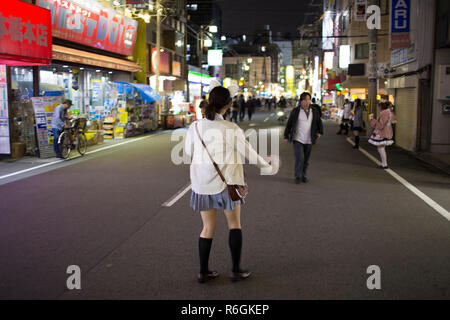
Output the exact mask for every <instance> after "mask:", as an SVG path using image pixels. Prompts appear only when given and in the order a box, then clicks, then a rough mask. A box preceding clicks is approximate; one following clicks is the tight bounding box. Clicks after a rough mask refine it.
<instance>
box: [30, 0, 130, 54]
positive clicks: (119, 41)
mask: <svg viewBox="0 0 450 320" xmlns="http://www.w3.org/2000/svg"><path fill="white" fill-rule="evenodd" d="M36 4H37V5H38V6H40V7H42V8H46V9H49V10H50V11H51V13H52V27H53V36H54V37H56V38H60V39H65V40H69V41H73V42H77V43H81V44H84V45H87V46H91V47H95V48H98V49H102V50H105V51H110V52H115V53H118V54H122V55H126V56H131V55H133V47H134V43H135V40H136V31H137V21H135V20H133V19H131V18H127V17H124V16H122V15H120V14H119V13H117V12H116V11H115V10H113V9H111V8H108V7H105V6H103V5H102V4H100V3H98V2H97V1H95V0H70V1H68V0H37V1H36Z"/></svg>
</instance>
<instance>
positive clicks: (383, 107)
mask: <svg viewBox="0 0 450 320" xmlns="http://www.w3.org/2000/svg"><path fill="white" fill-rule="evenodd" d="M390 106H391V103H390V102H381V103H380V108H381V110H386V109H389V108H390Z"/></svg>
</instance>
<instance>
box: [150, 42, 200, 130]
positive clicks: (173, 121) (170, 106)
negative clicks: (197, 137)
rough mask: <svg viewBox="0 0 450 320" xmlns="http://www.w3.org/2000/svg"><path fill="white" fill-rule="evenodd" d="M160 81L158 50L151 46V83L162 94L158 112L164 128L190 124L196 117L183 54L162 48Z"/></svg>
mask: <svg viewBox="0 0 450 320" xmlns="http://www.w3.org/2000/svg"><path fill="white" fill-rule="evenodd" d="M159 59H160V64H159V72H160V75H159V77H158V78H159V83H158V84H157V83H156V69H157V51H156V48H154V47H153V48H151V55H150V64H151V66H152V68H151V69H152V73H153V75H151V76H150V77H149V83H150V86H151V87H152V88H158V91H159V93H160V95H161V103H160V108H158V114H159V117H160V122H161V125H162V127H163V128H178V127H183V126H186V125H189V124H190V123H191V122H192V121H193V120H194V119H195V114H194V113H193V112H192V107H191V104H190V103H189V97H188V96H187V91H188V88H187V83H186V79H185V77H184V74H183V69H184V68H183V66H184V63H185V62H184V61H182V58H181V56H179V55H177V54H175V52H171V51H169V50H167V49H161V50H160V55H159Z"/></svg>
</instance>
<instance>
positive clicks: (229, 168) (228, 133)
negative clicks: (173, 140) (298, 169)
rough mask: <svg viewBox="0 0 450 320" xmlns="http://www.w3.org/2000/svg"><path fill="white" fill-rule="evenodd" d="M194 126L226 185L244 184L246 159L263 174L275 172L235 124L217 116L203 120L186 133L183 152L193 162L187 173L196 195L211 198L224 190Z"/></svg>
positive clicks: (222, 183) (192, 125) (224, 185)
mask: <svg viewBox="0 0 450 320" xmlns="http://www.w3.org/2000/svg"><path fill="white" fill-rule="evenodd" d="M195 123H197V124H198V131H199V133H200V135H201V137H202V139H203V141H204V142H205V144H206V147H207V149H208V152H209V153H210V154H211V156H212V158H213V159H214V161H215V162H216V163H217V165H218V166H219V168H220V170H221V171H222V174H223V176H224V177H225V180H226V182H227V183H228V184H230V185H234V184H237V185H244V168H243V164H244V163H245V159H249V162H250V164H255V165H257V166H258V167H259V168H261V174H262V175H273V174H275V173H276V172H274V171H275V170H274V168H273V167H272V166H271V165H270V164H269V163H268V162H267V161H266V160H264V159H263V158H262V157H261V156H260V155H259V154H258V153H257V152H256V151H255V150H254V149H253V147H252V146H251V145H250V143H249V142H248V141H247V139H246V138H245V135H244V132H243V131H242V129H241V128H240V127H239V126H238V125H237V124H235V123H232V122H230V121H225V120H224V119H223V117H222V116H221V115H219V114H216V119H215V120H214V121H211V120H208V119H202V120H199V121H197V122H194V123H193V124H191V126H190V127H189V129H188V131H187V133H186V140H185V153H186V154H187V155H188V156H189V157H191V159H192V162H191V167H190V174H191V184H192V190H193V191H194V192H195V193H197V194H203V195H214V194H218V193H221V192H222V191H223V190H225V188H226V184H225V183H224V182H223V181H222V179H221V178H220V176H219V174H218V173H217V171H216V169H215V168H214V165H213V163H212V161H211V159H210V158H209V156H208V153H207V152H206V151H205V148H204V147H203V145H202V143H201V141H200V139H199V137H198V135H197V131H196V129H195Z"/></svg>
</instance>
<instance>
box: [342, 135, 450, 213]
mask: <svg viewBox="0 0 450 320" xmlns="http://www.w3.org/2000/svg"><path fill="white" fill-rule="evenodd" d="M347 141H348V142H349V143H350V144H351V145H355V143H354V142H353V141H352V140H351V139H350V138H347ZM359 151H361V152H362V153H363V154H364V155H366V156H367V157H368V158H369V159H370V160H372V161H373V162H375V163H376V164H377V165H381V162H380V161H378V160H377V159H376V158H375V157H373V156H372V155H371V154H369V153H368V152H367V151H366V150H364V149H362V148H361V147H360V148H359ZM384 171H386V172H387V173H389V174H390V175H391V176H392V177H393V178H395V179H396V180H397V181H398V182H400V183H401V184H402V185H403V186H405V187H406V188H407V189H408V190H409V191H411V192H412V193H414V194H415V195H416V196H418V197H419V198H420V199H422V200H423V201H424V202H425V203H426V204H428V205H429V206H430V207H431V208H433V209H434V210H435V211H437V212H438V213H439V214H440V215H442V216H443V217H444V218H446V219H447V220H448V221H450V212H448V211H447V210H446V209H444V208H443V207H442V206H440V205H439V204H438V203H437V202H436V201H434V200H433V199H431V198H430V197H428V196H427V195H426V194H425V193H423V192H422V191H420V190H419V189H418V188H416V187H415V186H413V185H412V184H411V183H409V182H408V181H406V180H405V179H404V178H402V177H401V176H400V175H398V174H397V173H396V172H395V171H393V170H392V169H387V170H384Z"/></svg>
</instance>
